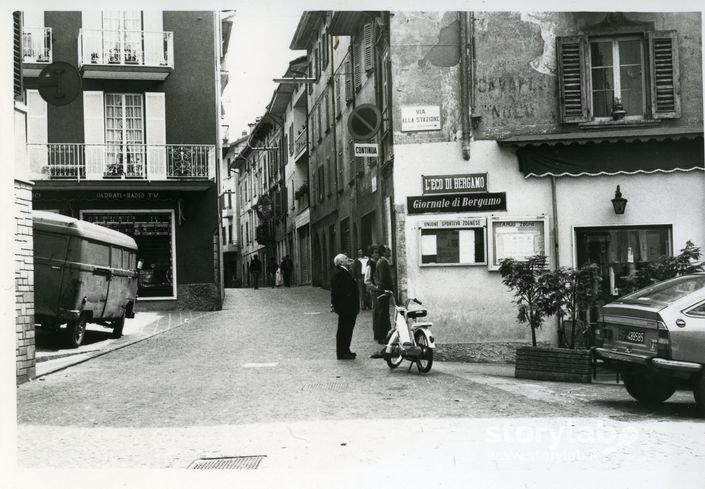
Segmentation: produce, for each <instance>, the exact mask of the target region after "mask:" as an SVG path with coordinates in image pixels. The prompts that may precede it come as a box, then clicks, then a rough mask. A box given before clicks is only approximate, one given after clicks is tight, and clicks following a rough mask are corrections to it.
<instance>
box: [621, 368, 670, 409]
mask: <svg viewBox="0 0 705 489" xmlns="http://www.w3.org/2000/svg"><path fill="white" fill-rule="evenodd" d="M624 387H626V388H627V392H629V395H630V396H632V397H633V398H634V399H636V400H637V401H639V402H643V403H648V404H660V403H662V402H664V401H666V400H667V399H669V398H670V397H671V396H672V395H673V393H674V392H676V386H675V384H674V383H673V382H670V381H669V380H668V379H664V378H662V377H658V376H648V377H647V376H645V375H643V374H639V373H625V374H624Z"/></svg>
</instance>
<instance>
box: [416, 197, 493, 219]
mask: <svg viewBox="0 0 705 489" xmlns="http://www.w3.org/2000/svg"><path fill="white" fill-rule="evenodd" d="M506 210H507V194H506V193H505V192H496V193H476V194H472V195H418V196H412V197H407V198H406V211H407V213H408V214H428V213H436V212H487V211H506Z"/></svg>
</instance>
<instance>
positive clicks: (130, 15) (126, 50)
mask: <svg viewBox="0 0 705 489" xmlns="http://www.w3.org/2000/svg"><path fill="white" fill-rule="evenodd" d="M103 33H104V34H103V35H104V41H105V50H106V52H107V53H108V62H109V63H138V62H140V63H141V61H142V47H141V42H142V13H141V12H140V11H139V10H106V11H104V12H103Z"/></svg>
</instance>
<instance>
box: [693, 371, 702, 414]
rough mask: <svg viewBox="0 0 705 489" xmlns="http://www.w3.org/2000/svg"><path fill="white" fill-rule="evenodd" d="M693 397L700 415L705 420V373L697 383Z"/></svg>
mask: <svg viewBox="0 0 705 489" xmlns="http://www.w3.org/2000/svg"><path fill="white" fill-rule="evenodd" d="M693 396H694V397H695V405H696V407H697V410H698V414H699V415H700V416H701V417H704V418H705V372H704V373H702V374H700V377H699V378H698V380H697V381H696V382H695V386H694V387H693Z"/></svg>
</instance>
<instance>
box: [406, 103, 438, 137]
mask: <svg viewBox="0 0 705 489" xmlns="http://www.w3.org/2000/svg"><path fill="white" fill-rule="evenodd" d="M440 128H441V107H440V105H407V106H402V108H401V132H413V131H438V130H439V129H440Z"/></svg>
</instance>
